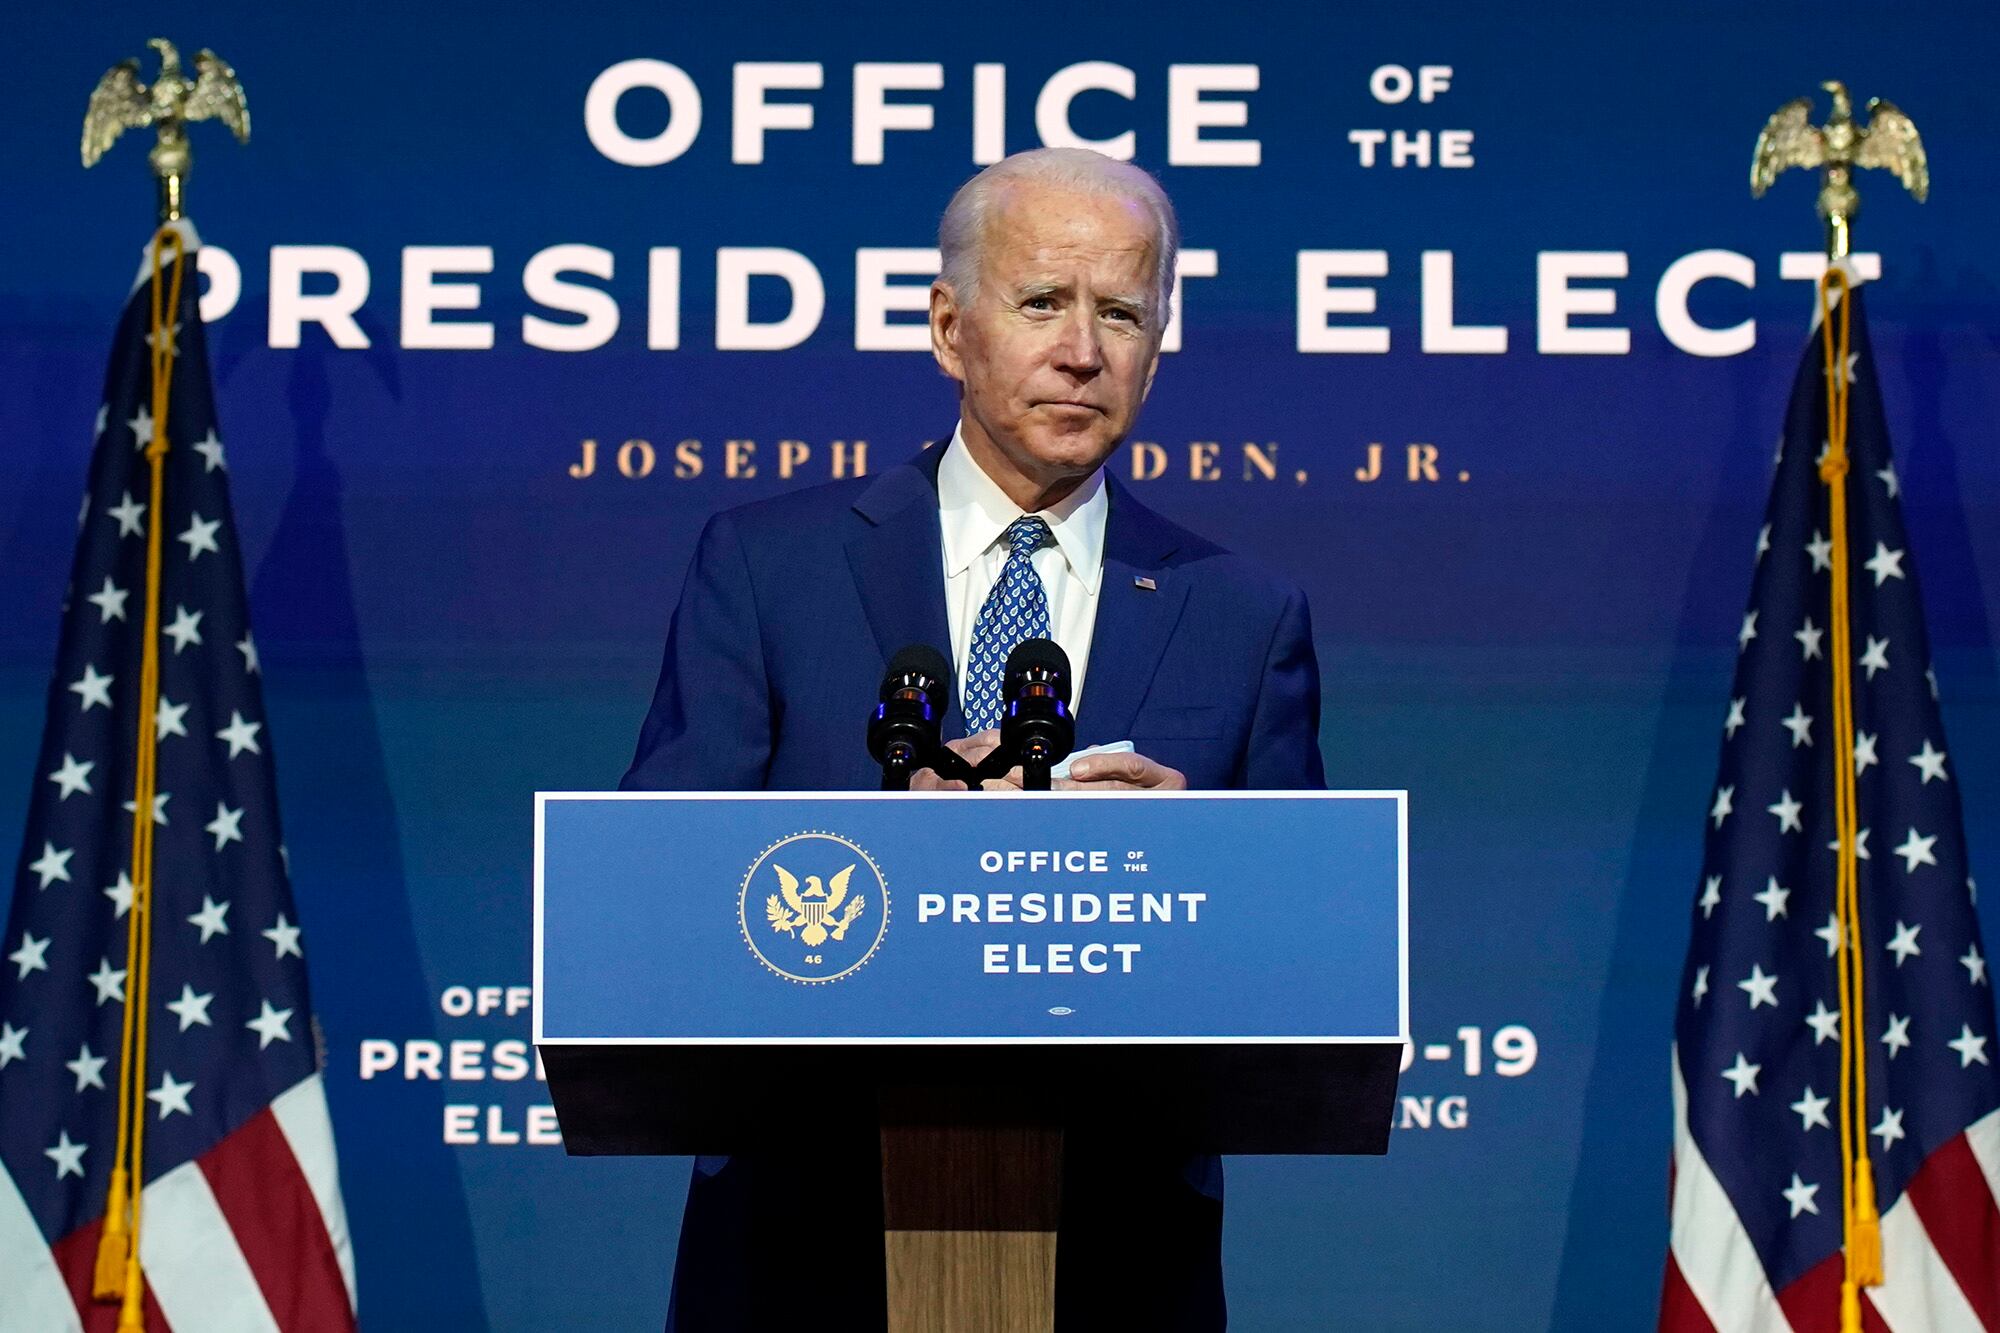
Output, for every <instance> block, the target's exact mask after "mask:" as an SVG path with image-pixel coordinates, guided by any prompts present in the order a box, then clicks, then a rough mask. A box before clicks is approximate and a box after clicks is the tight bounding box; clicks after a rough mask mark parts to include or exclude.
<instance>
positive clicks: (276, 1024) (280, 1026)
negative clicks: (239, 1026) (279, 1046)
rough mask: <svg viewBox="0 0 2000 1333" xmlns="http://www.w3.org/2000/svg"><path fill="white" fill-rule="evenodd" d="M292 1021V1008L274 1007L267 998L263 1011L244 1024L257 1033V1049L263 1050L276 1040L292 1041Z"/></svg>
mask: <svg viewBox="0 0 2000 1333" xmlns="http://www.w3.org/2000/svg"><path fill="white" fill-rule="evenodd" d="M291 1021H292V1011H291V1010H289V1009H277V1008H273V1007H272V1004H271V1002H270V1001H269V1000H265V1001H264V1008H263V1011H262V1012H261V1013H259V1014H258V1015H257V1016H256V1017H255V1018H253V1019H251V1020H250V1021H249V1022H247V1023H245V1024H244V1025H243V1026H244V1027H246V1028H249V1029H250V1030H251V1031H252V1032H254V1033H256V1034H257V1049H258V1050H260V1051H261V1050H263V1049H264V1048H265V1047H267V1046H269V1045H270V1044H271V1043H272V1042H274V1041H290V1040H291V1039H292V1033H291V1027H290V1024H291Z"/></svg>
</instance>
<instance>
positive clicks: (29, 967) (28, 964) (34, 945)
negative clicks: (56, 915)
mask: <svg viewBox="0 0 2000 1333" xmlns="http://www.w3.org/2000/svg"><path fill="white" fill-rule="evenodd" d="M48 955H49V939H48V937H47V936H44V937H43V938H41V939H39V940H38V939H36V938H35V937H34V936H33V935H32V934H30V933H28V932H27V931H25V930H24V931H22V932H21V947H20V948H18V949H16V950H14V952H12V953H10V954H8V955H7V961H8V962H10V963H12V964H14V966H16V967H18V968H20V969H21V970H20V971H19V972H17V973H16V974H15V976H14V979H15V980H16V981H26V980H27V979H28V974H29V973H30V972H46V971H48V970H49V962H48Z"/></svg>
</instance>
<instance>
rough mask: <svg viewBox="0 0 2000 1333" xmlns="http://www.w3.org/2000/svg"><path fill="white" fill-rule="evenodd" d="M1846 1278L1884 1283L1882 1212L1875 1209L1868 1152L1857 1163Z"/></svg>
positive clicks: (1865, 1284)
mask: <svg viewBox="0 0 2000 1333" xmlns="http://www.w3.org/2000/svg"><path fill="white" fill-rule="evenodd" d="M1847 1277H1848V1280H1849V1281H1850V1282H1852V1283H1853V1284H1854V1285H1855V1286H1857V1287H1879V1286H1881V1285H1882V1215H1881V1214H1880V1213H1878V1212H1876V1211H1875V1170H1874V1168H1873V1167H1872V1166H1870V1165H1869V1162H1868V1154H1866V1153H1863V1154H1862V1155H1861V1156H1860V1158H1859V1159H1857V1160H1856V1161H1855V1163H1854V1230H1853V1234H1852V1235H1850V1236H1849V1237H1848V1241H1847Z"/></svg>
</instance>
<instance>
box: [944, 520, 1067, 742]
mask: <svg viewBox="0 0 2000 1333" xmlns="http://www.w3.org/2000/svg"><path fill="white" fill-rule="evenodd" d="M1006 537H1007V563H1006V564H1005V565H1003V566H1001V569H1000V577H999V578H998V579H997V580H995V581H994V584H993V591H992V592H990V593H988V594H986V604H985V605H984V606H982V607H980V608H979V620H978V622H977V623H976V624H975V625H974V626H973V629H972V652H971V654H970V655H969V656H968V657H967V659H966V666H965V676H966V681H965V727H966V730H967V731H968V732H975V731H984V730H986V729H987V728H988V727H997V726H999V725H1000V677H1001V675H1002V673H1003V672H1005V671H1006V669H1007V654H1009V653H1011V652H1013V651H1014V649H1015V648H1016V647H1018V646H1019V645H1020V643H1021V642H1022V641H1023V640H1024V639H1046V638H1047V637H1049V598H1048V594H1047V593H1046V592H1045V591H1043V589H1042V580H1041V578H1040V576H1038V575H1037V574H1036V573H1035V566H1034V564H1033V562H1032V559H1031V557H1032V556H1033V555H1034V554H1035V552H1036V551H1038V550H1040V549H1041V548H1042V547H1044V546H1047V545H1048V544H1049V542H1050V541H1051V540H1052V539H1053V534H1051V533H1050V532H1049V525H1048V524H1047V523H1045V522H1043V521H1042V520H1041V519H1039V518H1033V517H1025V516H1024V517H1022V518H1017V519H1015V520H1014V521H1013V522H1012V523H1009V524H1008V525H1007V532H1006Z"/></svg>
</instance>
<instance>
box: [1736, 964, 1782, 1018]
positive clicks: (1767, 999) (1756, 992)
mask: <svg viewBox="0 0 2000 1333" xmlns="http://www.w3.org/2000/svg"><path fill="white" fill-rule="evenodd" d="M1736 988H1737V989H1738V990H1740V991H1742V992H1743V993H1744V994H1746V995H1748V996H1749V997H1750V1008H1751V1009H1752V1010H1753V1011H1754V1010H1755V1009H1756V1008H1757V1007H1758V1006H1759V1005H1764V1004H1768V1005H1770V1006H1772V1007H1773V1008H1776V1007H1777V1003H1778V978H1777V976H1776V975H1775V974H1772V975H1769V976H1767V975H1765V972H1764V968H1763V965H1762V964H1759V963H1753V964H1751V966H1750V975H1749V976H1747V977H1745V978H1743V980H1741V981H1739V982H1737V983H1736Z"/></svg>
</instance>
